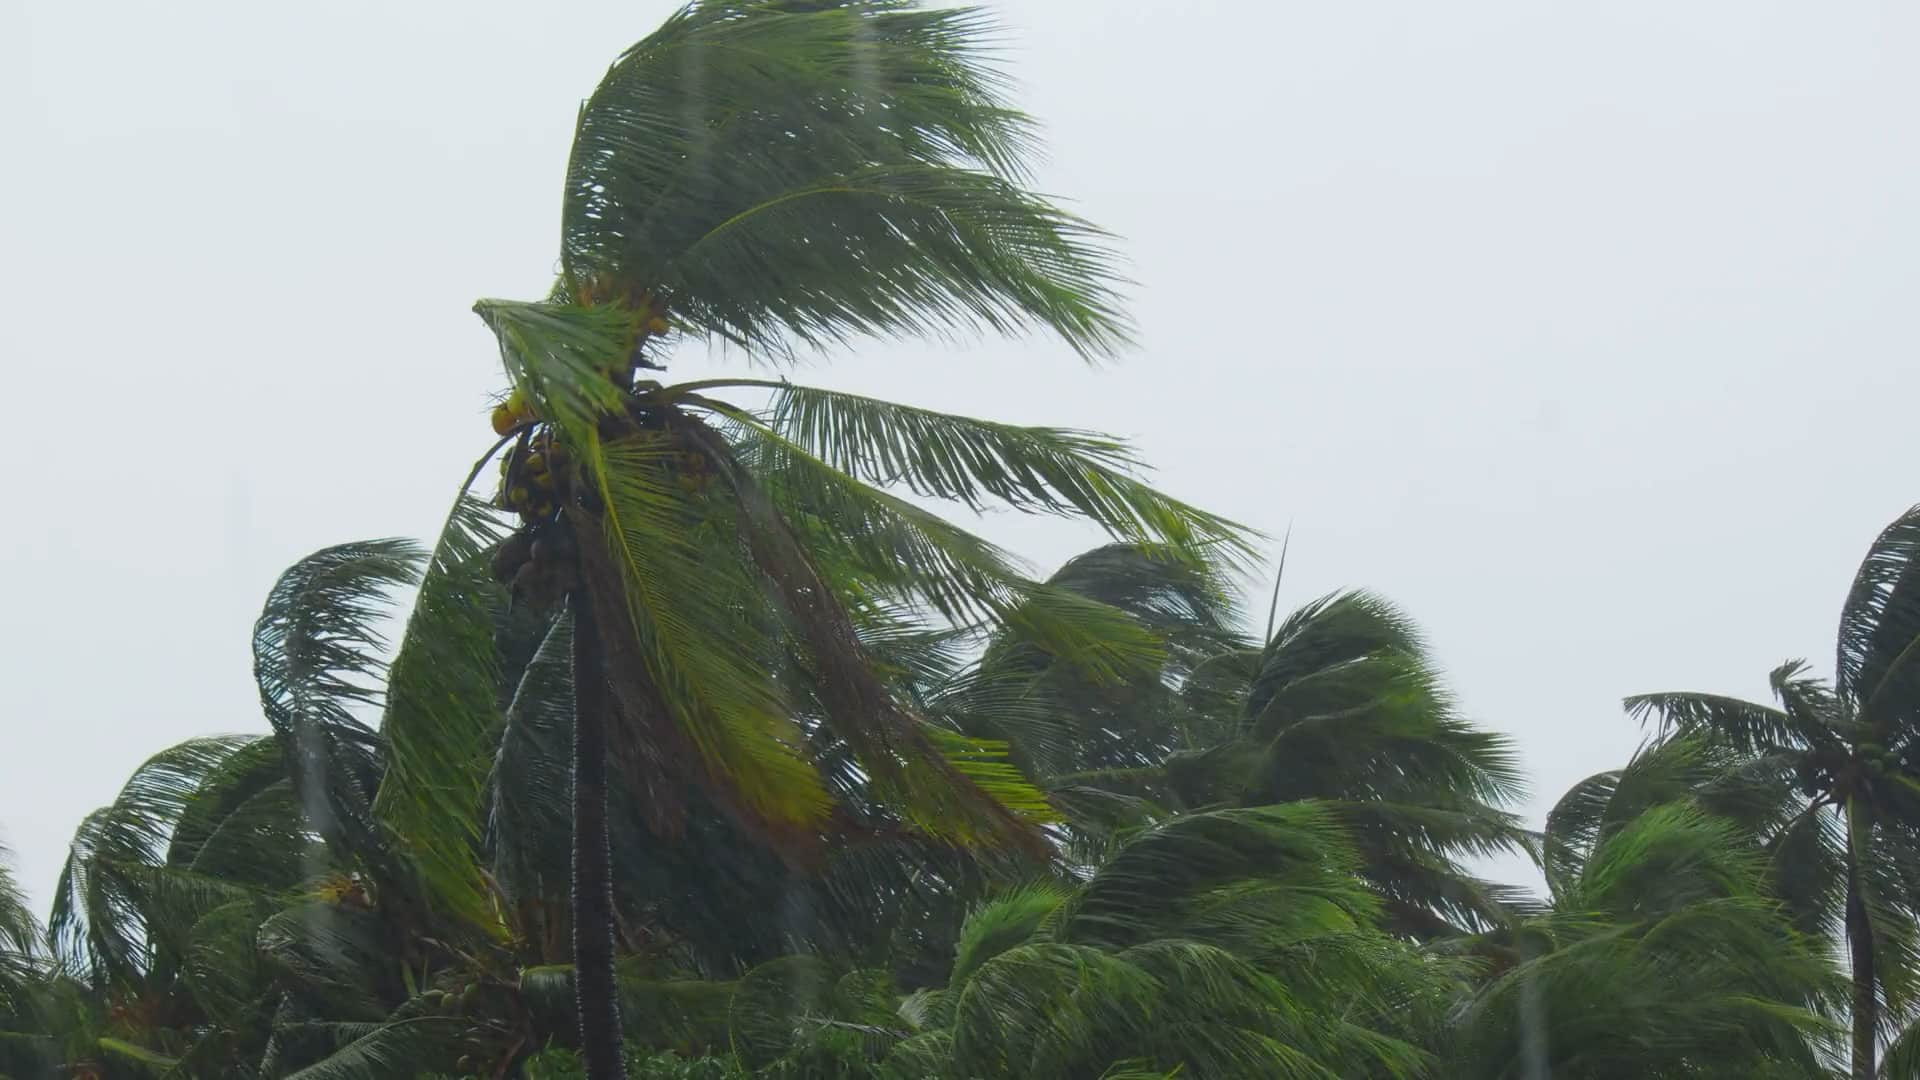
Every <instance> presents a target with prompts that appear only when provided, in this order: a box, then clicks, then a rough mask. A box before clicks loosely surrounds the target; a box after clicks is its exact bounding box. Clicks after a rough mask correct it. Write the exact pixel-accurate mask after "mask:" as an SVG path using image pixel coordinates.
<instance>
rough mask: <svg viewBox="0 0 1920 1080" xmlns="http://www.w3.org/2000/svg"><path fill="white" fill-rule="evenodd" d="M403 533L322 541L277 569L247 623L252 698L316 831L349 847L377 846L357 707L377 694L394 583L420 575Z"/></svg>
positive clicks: (370, 774) (368, 761)
mask: <svg viewBox="0 0 1920 1080" xmlns="http://www.w3.org/2000/svg"><path fill="white" fill-rule="evenodd" d="M419 561H420V555H419V551H418V549H417V548H416V547H415V546H414V545H413V544H411V543H410V542H408V541H404V540H375V541H370V542H365V543H353V544H341V545H338V546H336V547H330V548H324V549H322V550H320V551H317V552H314V553H313V554H312V555H309V556H307V557H306V558H304V559H301V560H300V561H299V562H297V563H295V564H294V565H293V566H292V567H290V568H288V569H287V571H286V572H285V573H283V574H281V575H280V579H279V580H278V581H277V582H275V583H274V586H273V590H272V591H271V592H270V593H268V595H267V602H266V604H265V606H264V608H263V609H262V611H261V613H260V618H259V621H258V622H257V623H255V625H254V632H253V670H254V679H255V681H256V682H257V683H258V684H259V689H260V705H261V708H262V710H263V711H264V712H265V714H266V718H267V722H268V724H270V725H271V726H272V728H273V732H274V735H275V737H276V738H277V739H278V740H279V742H280V747H281V751H282V753H284V754H285V756H286V760H287V772H288V775H289V776H290V777H291V778H292V780H293V788H294V791H295V793H296V794H298V795H299V797H300V802H301V806H302V808H303V810H304V812H305V813H306V815H307V818H308V821H309V822H310V823H311V824H312V826H313V828H314V829H315V831H317V832H319V833H320V835H321V836H323V837H325V838H326V839H327V841H328V842H329V843H330V844H333V845H334V846H336V847H341V848H344V849H346V850H349V851H373V850H377V849H378V848H379V847H380V845H381V842H382V841H381V838H380V836H379V830H378V828H377V827H376V825H375V824H374V821H373V810H372V792H373V789H374V787H375V785H376V784H377V783H378V770H379V766H378V764H377V761H376V756H375V754H374V751H373V749H372V747H373V735H372V732H370V731H369V730H368V728H367V726H366V725H365V724H364V723H362V721H361V720H360V718H359V717H358V716H357V715H356V713H357V712H359V711H370V710H372V709H374V708H377V707H379V705H380V703H381V700H382V699H381V692H380V690H381V684H382V680H384V678H385V676H386V670H387V669H386V663H385V660H384V657H383V654H384V652H385V650H386V647H387V640H386V637H385V635H384V634H383V633H382V632H381V630H380V623H381V621H382V620H383V619H384V618H385V617H386V616H387V615H388V614H389V612H390V610H391V605H392V596H391V594H392V592H393V591H394V590H396V589H400V588H404V587H407V586H410V585H412V584H414V582H415V581H417V580H418V566H419Z"/></svg>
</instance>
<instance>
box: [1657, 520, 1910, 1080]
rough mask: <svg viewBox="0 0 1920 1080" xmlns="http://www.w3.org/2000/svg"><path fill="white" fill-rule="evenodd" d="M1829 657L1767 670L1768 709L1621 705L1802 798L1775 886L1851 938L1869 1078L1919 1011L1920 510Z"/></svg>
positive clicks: (1863, 573)
mask: <svg viewBox="0 0 1920 1080" xmlns="http://www.w3.org/2000/svg"><path fill="white" fill-rule="evenodd" d="M1836 651H1837V655H1836V659H1835V664H1834V670H1835V678H1834V680H1833V682H1832V683H1831V684H1829V683H1827V682H1825V681H1822V680H1820V679H1818V678H1815V677H1813V676H1811V675H1809V674H1808V673H1807V666H1806V664H1805V663H1804V662H1802V661H1797V660H1796V661H1791V662H1789V663H1786V664H1783V665H1781V666H1780V667H1778V668H1776V669H1774V671H1773V673H1772V675H1771V677H1770V682H1771V684H1772V688H1773V693H1774V697H1775V700H1776V704H1774V705H1765V704H1760V703H1756V702H1750V701H1744V700H1740V699H1738V698H1733V697H1727V696H1722V695H1717V694H1705V693H1661V694H1645V695H1640V696H1637V697H1631V698H1628V699H1627V708H1628V710H1629V711H1630V712H1631V713H1632V714H1633V715H1635V716H1637V717H1640V718H1641V719H1642V720H1643V721H1646V722H1651V723H1653V724H1656V725H1657V727H1658V730H1659V731H1661V732H1677V733H1680V734H1685V735H1694V736H1698V737H1701V738H1706V739H1710V740H1712V741H1714V742H1716V743H1718V744H1720V745H1723V746H1725V747H1727V748H1729V749H1731V750H1733V751H1735V752H1737V753H1738V754H1740V755H1741V756H1742V758H1743V759H1744V760H1743V763H1742V764H1741V766H1740V768H1742V769H1743V770H1745V771H1746V772H1747V773H1748V774H1750V775H1756V776H1766V775H1771V776H1772V777H1773V778H1775V781H1776V782H1777V783H1784V784H1791V785H1793V786H1794V787H1796V788H1797V791H1798V799H1797V805H1795V806H1794V807H1793V811H1792V813H1791V814H1789V815H1788V816H1787V818H1786V820H1784V821H1783V822H1782V823H1781V824H1779V826H1778V827H1777V828H1776V829H1774V830H1773V831H1772V833H1771V834H1770V836H1769V842H1770V844H1771V846H1772V848H1773V850H1774V851H1775V853H1776V857H1775V859H1774V863H1773V865H1774V868H1775V876H1776V879H1777V880H1778V885H1777V889H1778V891H1779V892H1780V893H1781V894H1782V895H1783V896H1785V897H1787V898H1788V899H1790V900H1791V901H1793V902H1794V903H1795V905H1796V907H1797V908H1798V910H1799V913H1800V917H1801V918H1802V920H1803V921H1804V922H1806V923H1809V924H1812V925H1818V926H1823V927H1824V928H1827V929H1829V930H1831V931H1833V932H1835V933H1837V934H1838V935H1839V936H1840V937H1841V938H1842V939H1843V940H1844V942H1845V945H1846V951H1847V957H1848V961H1849V967H1850V970H1851V978H1852V994H1851V998H1850V1009H1849V1012H1850V1015H1851V1023H1852V1040H1851V1057H1852V1075H1853V1076H1854V1077H1855V1080H1870V1078H1871V1077H1873V1076H1874V1075H1875V1074H1876V1066H1875V1058H1876V1055H1877V1052H1878V1048H1879V1045H1880V1042H1881V1041H1882V1039H1883V1038H1884V1037H1885V1036H1886V1035H1887V1033H1888V1028H1889V1025H1891V1024H1893V1023H1896V1022H1904V1021H1906V1020H1907V1019H1909V1018H1910V1017H1911V1016H1912V1014H1913V1010H1914V1009H1915V1007H1916V1004H1917V1003H1920V998H1916V990H1917V989H1920V983H1917V982H1916V980H1920V938H1916V932H1915V917H1916V913H1920V663H1917V662H1916V660H1917V659H1920V507H1915V508H1914V509H1910V510H1908V511H1907V512H1906V513H1905V514H1902V515H1901V516H1900V517H1899V518H1898V519H1896V520H1895V521H1894V522H1893V523H1892V524H1890V525H1888V526H1887V527H1886V528H1885V529H1884V530H1883V531H1882V532H1881V533H1880V535H1879V536H1878V537H1877V538H1876V539H1875V540H1874V542H1873V544H1872V546H1871V547H1870V548H1869V549H1868V551H1867V556H1866V558H1865V560H1863V561H1862V562H1861V564H1860V569H1859V571H1858V572H1857V573H1856V574H1855V576H1854V580H1853V585H1852V588H1851V589H1849V590H1848V593H1847V597H1846V600H1845V602H1844V604H1843V605H1842V607H1841V611H1840V626H1839V633H1838V647H1837V650H1836Z"/></svg>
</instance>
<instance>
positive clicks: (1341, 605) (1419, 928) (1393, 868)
mask: <svg viewBox="0 0 1920 1080" xmlns="http://www.w3.org/2000/svg"><path fill="white" fill-rule="evenodd" d="M1181 693H1182V708H1183V710H1184V713H1185V715H1186V717H1187V730H1188V731H1189V732H1191V733H1192V734H1193V736H1195V737H1194V738H1193V739H1192V741H1191V742H1190V743H1189V744H1188V745H1187V746H1186V747H1183V748H1181V749H1179V750H1178V751H1176V752H1174V753H1170V754H1167V755H1165V756H1164V757H1163V759H1162V760H1161V761H1160V762H1159V763H1158V764H1155V765H1151V766H1145V767H1138V768H1110V769H1098V770H1092V771H1089V772H1086V773H1081V774H1068V775H1064V776H1057V777H1053V778H1051V780H1050V783H1049V787H1050V788H1052V789H1056V790H1064V791H1065V792H1066V793H1067V794H1068V795H1069V796H1071V795H1073V794H1074V793H1075V792H1079V791H1086V790H1094V791H1105V792H1110V793H1120V794H1122V795H1128V796H1132V797H1135V798H1140V799H1144V800H1147V801H1148V802H1149V803H1154V804H1158V805H1160V806H1163V807H1171V808H1175V809H1202V808H1207V807H1213V806H1221V805H1236V806H1261V805H1270V804H1276V803H1286V802H1292V801H1297V800H1317V801H1320V802H1322V803H1324V804H1325V805H1326V806H1328V807H1329V808H1330V810H1331V811H1332V812H1333V813H1335V814H1337V815H1338V816H1339V817H1340V819H1341V821H1342V823H1343V824H1344V825H1345V827H1346V828H1347V829H1348V830H1349V832H1350V834H1351V836H1352V840H1353V843H1354V844H1355V846H1356V847H1357V848H1358V850H1359V852H1360V856H1361V867H1362V874H1363V875H1364V876H1365V877H1366V878H1367V880H1368V881H1369V882H1370V883H1371V884H1372V885H1373V886H1374V888H1375V889H1377V890H1378V891H1379V893H1380V895H1381V896H1382V897H1383V898H1384V899H1385V900H1386V904H1387V913H1388V917H1389V920H1390V922H1391V924H1392V925H1393V926H1394V927H1395V928H1396V929H1398V930H1400V931H1401V932H1403V933H1410V934H1414V935H1416V936H1421V937H1433V936H1436V935H1442V934H1446V933H1449V932H1451V931H1452V930H1453V929H1454V928H1455V927H1457V926H1466V927H1469V928H1472V927H1483V926H1488V925H1492V924H1495V923H1498V922H1500V921H1502V920H1504V919H1505V918H1506V917H1507V916H1508V914H1509V913H1510V909H1511V908H1512V907H1513V905H1514V903H1515V902H1516V891H1515V890H1510V889H1505V888H1503V887H1501V886H1497V885H1492V884H1489V883H1487V882H1484V881H1481V880H1479V879H1477V878H1475V877H1474V876H1473V875H1472V874H1470V873H1469V872H1468V871H1467V870H1466V869H1465V868H1464V866H1463V865H1462V863H1463V861H1464V860H1465V859H1466V858H1468V857H1473V856H1483V855H1487V854H1491V853H1493V852H1496V851H1502V850H1512V849H1516V848H1519V847H1521V846H1522V845H1524V844H1525V843H1526V842H1527V839H1528V838H1527V834H1526V833H1525V832H1524V830H1523V829H1521V827H1520V826H1519V823H1518V821H1517V820H1516V819H1515V818H1514V817H1513V816H1512V815H1511V814H1510V813H1508V812H1507V811H1506V810H1505V809H1504V807H1505V806H1506V805H1508V804H1510V803H1511V802H1512V801H1513V800H1514V799H1515V798H1517V797H1518V795H1519V793H1520V788H1521V785H1520V777H1519V772H1518V769H1517V766H1516V764H1515V762H1514V759H1513V754H1512V751H1511V750H1510V748H1509V746H1508V744H1507V741H1506V740H1505V739H1504V738H1503V737H1501V736H1499V735H1496V734H1493V733H1489V732H1486V731H1483V730H1480V729H1478V728H1476V727H1474V726H1473V725H1471V724H1470V723H1468V722H1467V721H1465V720H1464V719H1462V718H1461V717H1459V716H1458V715H1457V714H1456V713H1455V712H1454V708H1453V704H1452V701H1451V700H1450V698H1449V697H1448V695H1447V694H1446V692H1445V690H1444V689H1443V688H1442V687H1441V685H1440V680H1439V674H1438V672H1437V671H1436V670H1435V669H1434V666H1433V664H1432V662H1431V661H1430V660H1429V659H1428V656H1427V653H1426V648H1425V646H1424V644H1423V643H1422V642H1421V640H1420V637H1419V634H1418V631H1417V630H1416V629H1415V628H1414V626H1413V624H1412V622H1411V621H1410V620H1409V619H1407V617H1406V616H1404V615H1402V614H1401V613H1400V612H1399V611H1398V610H1397V609H1395V608H1394V607H1393V606H1392V605H1391V604H1389V603H1387V602H1386V601H1384V600H1382V599H1380V598H1378V597H1375V596H1372V595H1370V594H1367V593H1364V592H1344V593H1336V594H1333V595H1330V596H1327V597H1323V598H1322V599H1320V600H1316V601H1314V602H1313V603H1311V604H1308V605H1307V606H1305V607H1303V608H1300V609H1299V610H1297V611H1295V612H1293V613H1292V614H1291V615H1289V616H1288V617H1287V618H1286V619H1284V620H1282V621H1281V622H1280V623H1279V625H1277V626H1275V627H1272V628H1270V630H1269V632H1268V636H1267V639H1266V641H1265V642H1264V643H1262V644H1260V645H1258V646H1252V645H1240V646H1238V647H1234V648H1228V649H1225V650H1222V651H1219V652H1216V653H1214V654H1213V655H1211V656H1209V657H1207V658H1206V659H1205V660H1203V661H1201V662H1199V663H1197V664H1195V665H1194V666H1193V668H1192V670H1191V672H1190V673H1189V674H1188V675H1187V677H1186V678H1185V679H1184V681H1183V683H1182V688H1181Z"/></svg>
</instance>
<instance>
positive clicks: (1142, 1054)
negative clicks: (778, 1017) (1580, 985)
mask: <svg viewBox="0 0 1920 1080" xmlns="http://www.w3.org/2000/svg"><path fill="white" fill-rule="evenodd" d="M1357 867H1358V862H1357V858H1356V853H1355V852H1354V851H1353V850H1352V848H1351V846H1350V845H1349V844H1348V843H1347V840H1346V837H1345V835H1344V831H1343V830H1342V829H1341V828H1340V827H1339V825H1338V823H1337V822H1336V820H1335V817H1334V815H1333V814H1331V813H1329V812H1328V811H1327V809H1326V808H1324V807H1320V806H1317V805H1315V804H1312V803H1308V802H1296V803H1291V804H1288V805H1284V806H1268V807H1256V808H1249V809H1230V810H1218V811H1212V812H1208V813H1203V814H1192V815H1185V816H1182V817H1179V818H1176V819H1174V820H1172V821H1169V822H1166V823H1164V824H1161V825H1158V826H1155V827H1152V828H1150V829H1147V830H1144V831H1142V832H1140V833H1137V834H1135V835H1134V836H1133V837H1131V838H1130V839H1129V840H1128V841H1127V842H1126V843H1125V844H1124V845H1122V846H1121V847H1120V848H1119V849H1118V850H1117V851H1116V852H1115V853H1114V855H1113V856H1112V857H1111V858H1110V859H1109V860H1108V861H1107V862H1106V863H1105V864H1103V865H1102V866H1100V867H1099V868H1098V869H1097V871H1096V872H1095V873H1094V874H1093V876H1092V877H1091V878H1090V879H1089V880H1087V881H1086V882H1085V883H1084V884H1081V885H1079V886H1077V887H1070V888H1069V887H1060V886H1053V887H1046V886H1036V887H1030V888H1027V889H1024V890H1020V891H1016V892H1014V893H1011V894H1009V895H1007V896H1004V897H1002V898H1000V899H998V900H995V901H994V902H992V903H989V904H986V905H983V906H982V907H981V908H979V909H978V910H977V911H975V913H974V914H973V915H972V917H971V918H969V920H968V921H967V924H966V927H965V929H964V930H963V931H962V933H961V936H960V941H959V944H958V948H957V950H956V955H955V960H954V964H953V974H952V978H951V980H950V982H949V984H948V985H947V986H946V987H945V988H944V989H942V990H939V991H934V992H928V993H922V994H919V995H916V996H914V997H913V998H910V999H909V1000H908V1002H907V1003H906V1005H905V1006H904V1007H903V1008H902V1009H901V1013H902V1015H903V1016H905V1017H906V1018H907V1019H908V1020H909V1021H910V1022H913V1023H915V1024H916V1025H917V1026H918V1027H919V1028H920V1031H919V1033H918V1034H916V1035H914V1036H913V1037H912V1038H910V1039H906V1040H904V1041H902V1042H900V1043H899V1045H897V1046H896V1047H895V1048H894V1049H893V1050H892V1051H891V1053H890V1054H889V1056H888V1057H887V1059H886V1064H887V1066H888V1069H889V1071H888V1072H887V1074H886V1075H888V1076H898V1077H902V1078H905V1077H947V1076H951V1077H1014V1076H1058V1077H1088V1078H1092V1077H1100V1076H1113V1075H1120V1074H1122V1073H1124V1074H1125V1075H1152V1076H1163V1075H1173V1074H1178V1075H1194V1076H1212V1077H1264V1076H1296V1075H1298V1076H1306V1075H1314V1076H1320V1075H1326V1076H1334V1075H1338V1076H1374V1075H1380V1076H1387V1075H1391V1076H1405V1075H1415V1074H1419V1073H1421V1072H1422V1071H1423V1070H1424V1069H1425V1068H1427V1067H1428V1066H1429V1065H1431V1064H1432V1063H1433V1061H1432V1059H1431V1058H1430V1057H1429V1055H1428V1054H1427V1053H1426V1052H1424V1051H1423V1050H1422V1049H1421V1048H1420V1047H1419V1046H1418V1045H1417V1043H1416V1042H1415V1041H1414V1040H1416V1039H1419V1038H1421V1037H1423V1036H1424V1035H1425V1034H1426V1033H1427V1031H1428V1029H1429V1028H1431V1027H1436V1026H1438V1025H1439V1024H1440V1023H1441V1022H1442V1021H1443V1017H1444V1012H1445V1010H1446V1008H1447V1006H1448V1004H1449V1003H1450V1002H1451V1000H1452V994H1453V991H1454V989H1455V988H1456V986H1457V985H1459V982H1460V979H1461V978H1462V977H1463V976H1464V974H1465V969H1464V968H1463V967H1461V966H1460V965H1458V964H1455V963H1453V962H1451V961H1447V960H1444V959H1440V958H1437V957H1433V956H1430V955H1429V956H1423V955H1422V954H1421V953H1420V952H1419V951H1418V950H1417V949H1416V948H1414V947H1413V946H1411V945H1410V944H1408V943H1406V942H1404V941H1401V940H1398V939H1396V938H1393V937H1391V936H1389V935H1387V934H1385V933H1383V932H1382V931H1381V930H1380V929H1379V928H1378V926H1377V919H1378V917H1379V914H1380V902H1379V899H1378V898H1377V897H1376V896H1374V895H1373V894H1372V893H1371V892H1370V891H1369V890H1368V889H1367V888H1366V887H1365V885H1364V884H1363V883H1362V882H1361V881H1360V880H1359V879H1358V878H1357V876H1356V875H1355V870H1356V869H1357Z"/></svg>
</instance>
